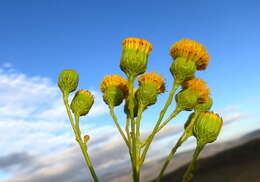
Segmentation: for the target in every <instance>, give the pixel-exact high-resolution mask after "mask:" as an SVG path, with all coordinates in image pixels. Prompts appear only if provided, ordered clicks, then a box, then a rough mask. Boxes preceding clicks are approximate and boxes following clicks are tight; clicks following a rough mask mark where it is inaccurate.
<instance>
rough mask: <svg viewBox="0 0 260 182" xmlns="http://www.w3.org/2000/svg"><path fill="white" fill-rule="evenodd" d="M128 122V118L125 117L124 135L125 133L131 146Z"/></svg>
mask: <svg viewBox="0 0 260 182" xmlns="http://www.w3.org/2000/svg"><path fill="white" fill-rule="evenodd" d="M129 124H130V118H129V117H127V119H126V125H125V131H126V135H127V139H128V142H129V145H130V148H131V142H132V141H131V137H130V132H129Z"/></svg>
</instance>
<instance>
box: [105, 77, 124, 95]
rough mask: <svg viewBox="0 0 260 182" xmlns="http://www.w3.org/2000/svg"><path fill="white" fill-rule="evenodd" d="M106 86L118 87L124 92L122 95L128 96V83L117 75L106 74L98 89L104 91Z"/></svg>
mask: <svg viewBox="0 0 260 182" xmlns="http://www.w3.org/2000/svg"><path fill="white" fill-rule="evenodd" d="M108 87H119V88H120V89H122V91H123V93H124V97H125V98H126V97H127V96H128V84H127V81H126V80H125V79H124V78H123V77H122V76H119V75H107V76H105V77H104V79H103V81H102V83H101V85H100V89H101V91H102V92H103V93H104V92H105V90H106V89H107V88H108Z"/></svg>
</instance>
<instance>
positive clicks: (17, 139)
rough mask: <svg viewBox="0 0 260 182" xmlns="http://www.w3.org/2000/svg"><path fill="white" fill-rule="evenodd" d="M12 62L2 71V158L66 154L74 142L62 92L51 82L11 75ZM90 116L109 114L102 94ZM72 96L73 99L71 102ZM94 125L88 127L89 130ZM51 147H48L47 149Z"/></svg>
mask: <svg viewBox="0 0 260 182" xmlns="http://www.w3.org/2000/svg"><path fill="white" fill-rule="evenodd" d="M12 69H13V68H12V66H11V64H9V63H5V64H4V65H2V68H1V70H2V72H0V92H1V94H0V141H1V142H0V148H1V155H4V154H8V153H11V152H16V151H30V152H36V153H37V152H39V153H41V152H47V151H49V150H52V151H62V150H64V149H65V148H66V147H68V146H70V145H72V143H74V136H73V134H72V130H71V128H70V124H69V122H68V118H67V115H66V111H65V107H64V105H63V101H62V99H61V93H60V91H59V89H58V88H57V86H56V83H53V82H52V81H51V80H50V79H48V78H44V77H39V76H34V77H29V76H27V75H25V74H23V73H18V72H16V71H14V72H10V70H12ZM93 94H94V95H95V103H94V105H93V107H92V111H91V112H90V114H89V115H90V116H89V117H95V116H98V115H101V114H104V113H105V112H107V109H106V105H105V104H104V103H103V101H102V96H101V94H100V93H99V92H97V91H93ZM71 99H72V96H71V97H70V100H71ZM90 127H93V126H91V125H88V126H84V128H85V129H86V128H87V129H89V128H90ZM46 146H48V147H46Z"/></svg>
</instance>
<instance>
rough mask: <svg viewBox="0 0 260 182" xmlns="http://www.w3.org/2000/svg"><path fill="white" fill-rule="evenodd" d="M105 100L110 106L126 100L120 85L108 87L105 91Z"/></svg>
mask: <svg viewBox="0 0 260 182" xmlns="http://www.w3.org/2000/svg"><path fill="white" fill-rule="evenodd" d="M103 100H104V102H105V103H106V104H107V105H109V106H118V105H120V104H121V103H122V102H123V100H124V93H123V91H122V89H120V88H119V87H108V88H107V89H106V90H105V92H104V95H103Z"/></svg>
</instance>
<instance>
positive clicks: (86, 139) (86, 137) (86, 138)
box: [84, 135, 90, 143]
mask: <svg viewBox="0 0 260 182" xmlns="http://www.w3.org/2000/svg"><path fill="white" fill-rule="evenodd" d="M89 139H90V136H89V135H85V136H84V143H87V142H88V141H89Z"/></svg>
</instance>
